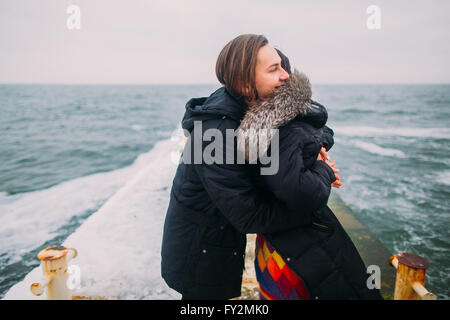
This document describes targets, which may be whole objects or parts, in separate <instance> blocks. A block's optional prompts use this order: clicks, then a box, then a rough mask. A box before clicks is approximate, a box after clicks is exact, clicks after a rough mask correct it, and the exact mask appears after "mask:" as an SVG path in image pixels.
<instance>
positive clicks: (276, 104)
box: [238, 51, 381, 300]
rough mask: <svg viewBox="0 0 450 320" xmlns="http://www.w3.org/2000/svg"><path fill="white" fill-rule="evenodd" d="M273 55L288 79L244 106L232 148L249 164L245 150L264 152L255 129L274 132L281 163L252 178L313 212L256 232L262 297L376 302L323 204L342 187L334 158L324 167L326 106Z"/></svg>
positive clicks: (329, 137) (328, 139)
mask: <svg viewBox="0 0 450 320" xmlns="http://www.w3.org/2000/svg"><path fill="white" fill-rule="evenodd" d="M278 54H279V55H280V57H281V58H282V62H281V67H282V68H283V69H286V70H287V71H288V73H289V74H290V77H289V79H287V80H286V81H285V83H284V85H283V86H281V87H278V88H277V89H276V90H275V91H274V93H273V94H271V95H269V96H268V97H266V98H265V99H258V100H255V101H251V102H250V103H249V105H250V106H249V110H248V111H247V113H246V115H245V117H244V119H243V120H242V121H241V124H240V127H239V129H240V132H239V138H238V141H239V142H238V147H239V149H240V150H241V151H242V152H244V153H246V158H247V159H248V160H250V161H252V160H254V159H249V155H250V154H251V152H250V151H249V150H252V149H258V148H260V149H261V148H263V150H257V151H254V152H253V155H255V154H263V153H264V152H268V150H266V149H265V147H266V146H264V145H260V144H259V141H258V140H260V139H261V138H263V136H262V135H258V134H255V133H258V132H263V134H265V132H264V131H263V130H262V129H278V130H279V131H278V134H279V141H278V143H279V146H278V147H277V149H279V153H280V168H279V170H278V172H277V173H276V174H274V175H260V174H259V173H258V170H255V177H256V178H255V179H256V180H257V181H258V184H259V185H263V186H265V187H266V188H267V191H270V192H272V193H273V194H275V196H276V197H277V199H279V200H282V201H283V202H285V203H286V205H287V206H288V208H289V209H290V210H294V211H295V210H299V209H300V208H302V209H304V208H307V209H308V210H311V211H313V212H314V214H313V215H312V220H311V223H310V224H308V225H303V226H300V227H296V228H293V229H290V230H284V231H280V232H274V233H265V234H261V233H259V234H258V236H257V240H256V250H255V251H256V259H255V269H256V274H257V280H258V282H259V286H260V297H261V298H262V299H270V300H298V299H310V298H315V299H380V298H381V295H380V293H379V290H369V289H368V288H367V285H366V281H367V274H366V269H365V266H364V263H363V262H362V259H361V257H360V256H359V254H358V252H357V250H356V248H355V247H354V245H353V243H352V241H351V240H350V238H349V237H348V235H347V234H346V232H345V231H344V229H343V228H342V226H341V224H340V223H339V221H338V220H337V219H336V217H335V216H334V214H333V212H332V211H331V210H330V209H329V208H328V207H327V202H328V197H329V194H330V189H331V186H335V187H340V186H341V183H340V181H339V177H338V176H337V175H336V174H337V172H338V171H339V170H337V169H334V163H331V164H329V165H330V167H331V168H332V169H333V170H332V171H331V170H329V169H330V168H327V167H326V166H324V165H322V164H323V163H324V161H325V162H326V161H327V152H326V151H328V150H329V149H330V148H331V147H332V145H333V132H332V130H331V129H329V128H328V127H326V126H325V123H326V121H327V117H328V116H327V112H326V109H325V108H324V107H323V106H322V105H320V104H319V103H317V102H314V101H312V100H311V86H310V84H309V81H308V79H307V77H306V76H305V75H303V74H300V73H299V72H298V71H295V72H294V74H291V72H290V64H289V60H288V59H287V57H285V56H284V55H283V54H282V53H281V52H279V51H278ZM269 64H270V62H269V63H264V61H263V62H262V64H261V68H257V69H256V72H264V66H265V65H269ZM269 139H270V137H269ZM258 152H261V153H258ZM320 160H323V161H320ZM254 169H255V168H254ZM334 177H336V178H337V180H336V181H334V180H335V179H334ZM330 182H331V183H330Z"/></svg>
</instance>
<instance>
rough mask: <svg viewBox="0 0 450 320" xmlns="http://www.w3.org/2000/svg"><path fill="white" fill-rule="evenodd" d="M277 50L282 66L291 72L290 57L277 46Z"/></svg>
mask: <svg viewBox="0 0 450 320" xmlns="http://www.w3.org/2000/svg"><path fill="white" fill-rule="evenodd" d="M275 50H277V52H278V55H279V56H280V58H281V67H282V68H283V69H284V70H286V72H287V73H289V74H291V73H292V72H291V63H290V62H289V59H288V57H286V56H285V55H284V54H283V52H281V50H279V49H277V48H275Z"/></svg>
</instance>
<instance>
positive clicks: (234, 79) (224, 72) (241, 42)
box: [216, 34, 269, 101]
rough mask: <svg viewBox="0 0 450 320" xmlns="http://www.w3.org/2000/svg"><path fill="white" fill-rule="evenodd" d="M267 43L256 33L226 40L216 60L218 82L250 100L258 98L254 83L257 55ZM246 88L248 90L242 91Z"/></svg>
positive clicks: (264, 38)
mask: <svg viewBox="0 0 450 320" xmlns="http://www.w3.org/2000/svg"><path fill="white" fill-rule="evenodd" d="M268 43H269V41H268V40H267V38H266V37H265V36H263V35H256V34H242V35H240V36H238V37H236V38H234V39H233V40H231V41H230V42H228V43H227V44H226V46H225V47H224V48H223V49H222V51H221V52H220V54H219V57H218V58H217V62H216V76H217V79H218V80H219V82H220V83H221V84H223V85H224V86H225V87H226V88H227V89H228V90H231V91H232V92H234V93H235V94H237V95H239V96H244V97H245V98H246V99H248V100H250V101H251V100H256V99H258V92H257V91H256V85H255V68H256V63H257V55H258V51H259V49H260V48H261V47H263V46H265V45H266V44H268ZM247 88H248V91H244V90H246V89H247Z"/></svg>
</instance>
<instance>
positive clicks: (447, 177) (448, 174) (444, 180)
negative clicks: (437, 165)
mask: <svg viewBox="0 0 450 320" xmlns="http://www.w3.org/2000/svg"><path fill="white" fill-rule="evenodd" d="M436 181H437V182H439V183H441V184H445V185H447V186H450V170H446V171H443V172H441V173H439V174H437V177H436Z"/></svg>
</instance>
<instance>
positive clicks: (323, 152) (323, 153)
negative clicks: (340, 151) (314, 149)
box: [317, 147, 342, 188]
mask: <svg viewBox="0 0 450 320" xmlns="http://www.w3.org/2000/svg"><path fill="white" fill-rule="evenodd" d="M317 160H319V161H323V162H325V163H326V164H328V165H329V166H330V167H331V169H333V172H334V175H335V176H336V181H335V182H333V183H332V184H331V186H332V187H334V188H340V187H341V186H342V182H341V178H340V177H339V176H338V175H337V173H338V172H339V171H341V170H339V169H336V168H335V165H336V160H333V161H331V162H329V158H328V152H327V150H326V149H325V148H324V147H322V149H320V153H319V156H318V157H317Z"/></svg>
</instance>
